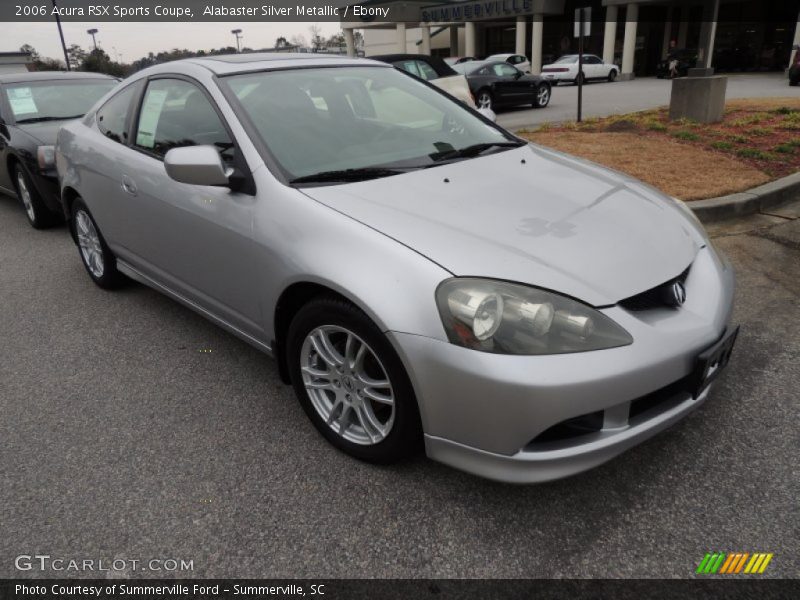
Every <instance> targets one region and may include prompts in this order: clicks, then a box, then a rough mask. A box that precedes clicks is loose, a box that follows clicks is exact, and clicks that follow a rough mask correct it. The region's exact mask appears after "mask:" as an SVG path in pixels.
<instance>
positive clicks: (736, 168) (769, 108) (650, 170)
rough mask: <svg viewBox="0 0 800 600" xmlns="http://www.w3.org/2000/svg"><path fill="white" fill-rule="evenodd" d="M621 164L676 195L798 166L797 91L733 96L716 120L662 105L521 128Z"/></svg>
mask: <svg viewBox="0 0 800 600" xmlns="http://www.w3.org/2000/svg"><path fill="white" fill-rule="evenodd" d="M520 135H523V136H524V137H527V138H528V139H530V140H531V141H533V142H535V143H538V144H541V145H543V146H549V147H552V148H555V149H557V150H561V151H564V152H568V153H570V154H576V155H578V156H582V157H584V158H587V159H589V160H593V161H595V162H598V163H600V164H603V165H606V166H608V167H611V168H614V169H617V170H620V171H623V172H625V173H628V174H629V175H632V176H634V177H636V178H638V179H641V180H643V181H646V182H647V183H650V184H651V185H654V186H656V187H658V188H659V189H661V190H663V191H664V192H666V193H668V194H670V195H673V196H676V197H678V198H681V199H683V200H699V199H702V198H710V197H715V196H722V195H725V194H730V193H734V192H740V191H744V190H747V189H750V188H752V187H755V186H757V185H760V184H762V183H766V182H767V181H772V180H774V179H778V178H780V177H784V176H786V175H790V174H792V173H795V172H797V171H799V170H800V98H765V99H756V100H733V101H731V102H729V103H728V104H727V105H726V111H725V118H724V120H723V121H722V122H721V123H713V124H709V125H704V124H700V123H695V122H693V121H688V120H680V121H670V120H669V119H668V116H667V110H666V109H657V110H650V111H645V112H639V113H632V114H628V115H615V116H613V117H607V118H604V119H589V120H587V121H584V122H583V123H582V124H580V125H578V124H575V123H568V124H563V125H555V126H552V125H545V126H543V127H541V128H539V129H538V130H536V131H534V132H526V133H521V134H520Z"/></svg>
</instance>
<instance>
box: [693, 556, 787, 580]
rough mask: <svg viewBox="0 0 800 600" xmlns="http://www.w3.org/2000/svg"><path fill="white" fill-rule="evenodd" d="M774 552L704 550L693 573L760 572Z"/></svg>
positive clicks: (734, 573)
mask: <svg viewBox="0 0 800 600" xmlns="http://www.w3.org/2000/svg"><path fill="white" fill-rule="evenodd" d="M773 556H774V554H772V553H771V552H770V553H767V552H754V553H752V554H751V553H750V552H728V553H725V552H713V553H712V552H706V555H705V556H704V557H703V560H701V561H700V564H699V565H697V571H695V573H698V574H701V575H714V574H719V575H736V574H739V573H744V574H750V575H755V574H761V573H763V572H764V571H766V569H767V565H768V564H769V563H770V561H771V560H772V557H773Z"/></svg>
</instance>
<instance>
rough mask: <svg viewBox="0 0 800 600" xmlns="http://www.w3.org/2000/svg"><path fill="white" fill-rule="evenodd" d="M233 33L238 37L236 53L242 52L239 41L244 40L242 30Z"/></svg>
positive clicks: (235, 30) (232, 31) (234, 30)
mask: <svg viewBox="0 0 800 600" xmlns="http://www.w3.org/2000/svg"><path fill="white" fill-rule="evenodd" d="M231 33H232V34H233V35H235V36H236V51H237V52H241V51H242V48H241V46H239V40H241V39H242V30H241V29H231Z"/></svg>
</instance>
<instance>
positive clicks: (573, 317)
mask: <svg viewBox="0 0 800 600" xmlns="http://www.w3.org/2000/svg"><path fill="white" fill-rule="evenodd" d="M436 303H437V305H438V306H439V314H440V315H441V316H442V322H443V323H444V328H445V330H446V331H447V337H448V339H449V340H450V341H451V342H452V343H453V344H457V345H459V346H464V347H465V348H472V349H474V350H479V351H481V352H493V353H495V354H519V355H535V354H564V353H568V352H587V351H589V350H601V349H605V348H616V347H619V346H627V345H628V344H631V343H633V338H632V337H631V336H630V334H629V333H628V332H627V331H625V330H624V329H623V328H622V327H620V326H619V325H617V324H616V323H615V322H614V321H612V320H611V319H609V318H608V317H607V316H605V315H604V314H602V313H601V312H599V311H597V310H595V309H593V308H591V307H590V306H587V305H585V304H581V303H580V302H577V301H575V300H572V299H571V298H567V297H566V296H561V295H559V294H556V293H554V292H548V291H546V290H540V289H537V288H532V287H527V286H524V285H519V284H513V283H506V282H504V281H493V280H490V279H472V278H456V279H448V280H447V281H445V282H443V283H442V284H441V285H440V286H439V288H438V289H437V290H436Z"/></svg>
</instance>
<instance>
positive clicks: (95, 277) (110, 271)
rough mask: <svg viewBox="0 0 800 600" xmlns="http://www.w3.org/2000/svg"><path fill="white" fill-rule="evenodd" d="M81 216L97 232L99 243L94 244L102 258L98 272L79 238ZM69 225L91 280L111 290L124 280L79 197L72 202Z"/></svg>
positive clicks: (113, 257)
mask: <svg viewBox="0 0 800 600" xmlns="http://www.w3.org/2000/svg"><path fill="white" fill-rule="evenodd" d="M83 216H85V217H86V218H88V219H89V221H90V222H91V226H92V227H93V228H94V230H95V232H96V233H97V238H98V242H99V243H98V244H97V245H96V250H97V252H98V253H99V255H100V257H101V258H102V267H101V270H100V272H98V269H97V263H95V264H93V265H92V264H90V263H89V260H90V259H88V258H87V257H86V253H85V252H84V250H83V247H82V243H81V239H80V238H81V235H83V233H82V226H81V225H80V220H81V219H82V218H83ZM69 226H70V230H71V231H72V233H73V235H74V238H75V242H76V243H77V244H78V254H79V255H80V257H81V262H82V263H83V266H84V268H85V269H86V272H87V273H88V274H89V277H91V278H92V281H94V282H95V283H96V284H97V285H98V286H99V287H101V288H103V289H104V290H112V289H115V288H118V287H119V286H121V285H122V284H123V283H124V282H125V276H124V275H122V273H120V272H119V271H118V270H117V257H116V256H114V254H113V253H112V252H111V250H110V249H109V247H108V244H106V241H105V239H104V238H103V234H102V233H101V232H100V228H99V227H98V226H97V223H96V222H95V220H94V217H93V216H92V213H91V212H89V208H88V207H87V206H86V203H85V202H84V201H83V199H81V198H76V199H75V201H74V202H73V204H72V212H71V214H70V223H69Z"/></svg>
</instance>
